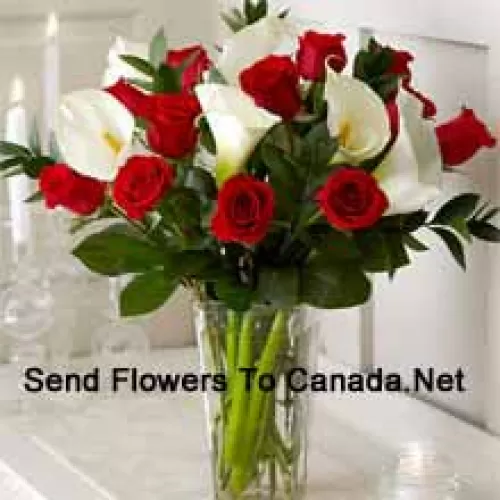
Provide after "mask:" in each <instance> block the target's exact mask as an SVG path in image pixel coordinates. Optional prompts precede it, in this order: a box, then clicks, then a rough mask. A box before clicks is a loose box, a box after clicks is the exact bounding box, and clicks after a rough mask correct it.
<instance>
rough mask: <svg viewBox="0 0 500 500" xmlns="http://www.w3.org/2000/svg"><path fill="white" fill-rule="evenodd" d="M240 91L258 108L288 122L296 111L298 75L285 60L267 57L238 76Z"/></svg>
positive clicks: (298, 100)
mask: <svg viewBox="0 0 500 500" xmlns="http://www.w3.org/2000/svg"><path fill="white" fill-rule="evenodd" d="M240 84H241V88H242V89H243V90H244V91H245V92H246V93H247V94H248V95H250V96H251V97H252V98H253V100H254V101H255V104H257V106H259V107H261V108H264V109H267V110H268V111H270V112H271V113H274V114H276V115H279V116H281V117H282V118H284V119H285V120H291V119H292V118H293V117H294V116H295V115H296V114H297V113H298V112H299V111H300V106H301V99H300V93H299V74H298V72H297V68H296V67H295V64H294V63H293V61H292V59H291V58H290V57H288V56H269V57H266V58H264V59H262V60H260V61H258V62H257V63H255V64H254V65H253V66H251V67H250V68H248V69H246V70H244V71H242V72H241V74H240Z"/></svg>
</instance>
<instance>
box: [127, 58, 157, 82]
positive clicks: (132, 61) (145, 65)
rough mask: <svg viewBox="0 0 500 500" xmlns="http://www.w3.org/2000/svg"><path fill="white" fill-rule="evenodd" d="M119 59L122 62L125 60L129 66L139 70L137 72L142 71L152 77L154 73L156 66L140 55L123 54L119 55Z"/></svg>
mask: <svg viewBox="0 0 500 500" xmlns="http://www.w3.org/2000/svg"><path fill="white" fill-rule="evenodd" d="M120 59H121V60H122V61H123V62H126V63H127V64H128V65H129V66H131V67H132V68H134V69H136V70H137V71H139V73H143V74H144V75H146V76H150V77H154V76H155V74H156V68H155V67H154V66H153V64H151V63H150V62H149V61H146V60H145V59H142V58H140V57H137V56H134V55H131V54H123V55H121V56H120Z"/></svg>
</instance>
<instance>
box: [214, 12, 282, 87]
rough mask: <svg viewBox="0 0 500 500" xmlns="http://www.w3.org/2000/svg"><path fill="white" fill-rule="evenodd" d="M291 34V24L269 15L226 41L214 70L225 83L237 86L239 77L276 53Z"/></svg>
mask: <svg viewBox="0 0 500 500" xmlns="http://www.w3.org/2000/svg"><path fill="white" fill-rule="evenodd" d="M291 31H292V28H291V24H290V21H288V20H287V19H281V18H279V17H278V16H277V15H269V16H267V17H265V18H263V19H261V20H260V21H258V22H256V23H254V24H251V25H249V26H247V27H246V28H243V29H242V30H241V31H238V33H236V34H234V35H233V36H232V37H230V38H228V39H227V40H226V41H225V42H224V45H223V47H222V53H221V55H220V57H219V61H218V64H217V67H218V69H219V71H220V72H221V73H222V75H223V76H224V78H225V79H226V80H227V82H228V83H229V84H231V85H239V76H240V73H241V72H242V71H243V70H244V69H245V68H248V67H250V66H252V65H253V64H254V63H256V62H257V61H259V60H260V59H263V58H264V57H267V56H269V55H270V54H272V53H274V52H275V51H276V50H278V49H279V47H280V45H281V44H282V42H283V40H284V39H285V38H286V36H287V34H290V33H291Z"/></svg>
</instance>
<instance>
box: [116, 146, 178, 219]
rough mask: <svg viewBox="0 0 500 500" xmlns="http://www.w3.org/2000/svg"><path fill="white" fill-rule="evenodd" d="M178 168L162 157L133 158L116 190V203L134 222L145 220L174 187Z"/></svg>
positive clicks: (118, 178)
mask: <svg viewBox="0 0 500 500" xmlns="http://www.w3.org/2000/svg"><path fill="white" fill-rule="evenodd" d="M174 176H175V173H174V169H173V168H172V167H171V166H170V165H169V164H168V163H167V162H166V161H165V160H164V159H163V158H159V157H158V156H140V155H137V156H132V157H131V158H129V159H128V161H127V163H125V165H124V166H123V167H122V168H121V169H120V171H119V172H118V176H117V178H116V180H115V185H114V187H113V198H114V199H115V201H116V204H117V205H118V206H119V207H121V208H123V210H125V212H126V214H127V216H128V217H130V218H131V219H139V220H140V219H142V218H144V215H145V214H146V213H147V212H149V211H150V210H151V209H152V208H153V207H154V206H155V205H156V204H157V203H158V202H159V201H160V200H161V199H162V198H163V196H164V195H165V193H166V192H167V191H168V190H169V189H170V188H171V187H172V184H173V182H174Z"/></svg>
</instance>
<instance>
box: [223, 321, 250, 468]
mask: <svg viewBox="0 0 500 500" xmlns="http://www.w3.org/2000/svg"><path fill="white" fill-rule="evenodd" d="M252 338H253V317H252V313H251V312H248V313H246V314H245V316H244V317H243V321H242V325H241V333H240V340H239V346H238V363H237V365H238V368H251V367H252V358H253V352H252ZM232 383H233V387H232V389H231V400H232V404H231V409H230V410H229V415H228V420H227V425H226V428H225V436H224V461H225V463H226V465H227V466H231V465H233V464H235V463H236V462H237V461H238V455H239V451H240V445H241V441H242V436H243V434H244V433H245V430H246V429H245V427H244V423H245V419H246V416H247V411H248V402H249V395H248V392H247V390H246V387H245V385H246V378H245V374H244V373H241V372H239V371H236V373H235V374H234V378H233V381H232Z"/></svg>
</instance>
